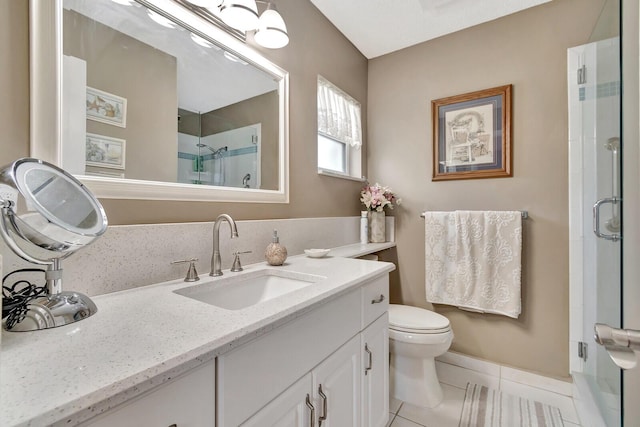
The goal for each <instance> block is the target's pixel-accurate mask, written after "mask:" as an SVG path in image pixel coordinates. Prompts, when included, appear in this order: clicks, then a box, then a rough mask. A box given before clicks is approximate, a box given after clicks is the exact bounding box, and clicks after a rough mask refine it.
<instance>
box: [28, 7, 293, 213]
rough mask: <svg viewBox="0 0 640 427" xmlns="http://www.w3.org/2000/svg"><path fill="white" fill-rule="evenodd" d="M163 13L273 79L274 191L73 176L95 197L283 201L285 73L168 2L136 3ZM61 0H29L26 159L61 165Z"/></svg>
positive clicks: (286, 200)
mask: <svg viewBox="0 0 640 427" xmlns="http://www.w3.org/2000/svg"><path fill="white" fill-rule="evenodd" d="M136 1H138V2H139V3H141V4H142V5H143V6H146V7H149V8H151V9H155V10H156V11H160V12H162V13H165V14H168V15H170V16H172V17H174V19H176V20H178V21H179V22H180V23H181V25H183V26H186V27H187V29H189V30H193V31H195V32H199V33H201V34H204V35H206V36H207V37H208V38H210V39H212V40H215V41H216V44H218V45H220V47H222V48H224V49H226V50H228V51H229V52H231V53H233V54H234V55H236V56H240V57H242V58H243V59H244V60H246V61H247V62H249V63H251V64H252V65H254V66H256V67H258V68H260V69H262V70H263V71H265V72H267V73H269V74H272V75H273V76H274V77H275V78H279V79H280V81H279V82H278V93H279V111H280V114H279V118H278V121H279V123H278V130H279V132H278V139H279V141H278V149H279V152H278V163H279V165H280V167H279V168H278V190H261V189H251V188H249V189H246V188H242V189H241V188H237V187H221V186H211V185H207V186H202V185H194V184H182V183H171V182H159V181H144V180H133V179H129V180H127V179H124V180H123V179H117V178H108V177H93V176H86V175H77V176H76V178H77V179H79V180H80V181H81V182H82V183H83V184H85V185H86V186H87V187H88V188H90V189H91V191H92V192H93V193H94V194H95V195H96V196H97V197H99V198H107V199H138V200H184V201H217V202H249V203H250V202H253V203H289V73H288V72H287V71H285V70H283V69H282V68H280V67H278V66H277V65H275V64H273V63H272V62H270V61H269V60H267V59H266V58H264V57H263V56H262V55H261V54H259V53H258V52H257V51H255V50H253V49H252V48H251V47H249V46H247V45H245V44H244V43H242V42H241V41H239V40H237V39H236V38H235V37H233V36H232V35H230V34H228V33H226V32H225V31H223V30H221V29H220V28H218V27H216V26H215V25H213V24H212V23H210V22H207V21H205V20H204V19H203V18H201V17H199V16H197V15H195V14H194V13H192V12H190V11H189V10H187V9H185V8H184V7H182V6H180V5H179V4H178V3H175V2H173V1H172V0H136ZM62 2H63V0H47V1H42V0H29V28H30V29H29V34H30V38H29V60H30V73H31V74H30V95H29V96H30V100H29V101H30V105H31V114H30V135H31V137H30V152H31V157H35V158H37V159H41V160H44V161H47V162H49V163H52V164H54V165H57V166H60V165H62V150H61V143H62V132H63V123H62V52H63V50H62Z"/></svg>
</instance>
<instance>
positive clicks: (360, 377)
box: [217, 275, 389, 427]
mask: <svg viewBox="0 0 640 427" xmlns="http://www.w3.org/2000/svg"><path fill="white" fill-rule="evenodd" d="M388 287H389V279H388V275H384V276H381V277H378V278H376V279H373V280H371V281H369V282H367V283H365V284H364V285H363V286H361V287H360V288H358V289H355V290H353V291H351V292H349V293H347V294H345V295H343V296H340V297H338V298H336V299H334V300H332V301H330V302H327V303H325V304H322V305H321V306H320V307H318V308H315V309H314V310H312V311H310V312H308V313H306V314H304V315H302V316H300V317H298V318H296V319H294V320H291V321H290V322H288V323H285V324H284V325H282V326H280V327H277V328H275V329H274V330H272V331H270V332H269V333H266V334H264V335H262V336H261V337H259V338H257V339H255V340H253V341H250V342H248V343H246V344H244V345H242V346H240V347H238V348H236V349H234V350H232V351H230V352H228V353H226V354H223V355H221V356H219V357H218V378H217V379H218V382H217V397H218V407H217V425H218V426H221V427H226V426H238V425H243V426H283V427H284V426H287V427H289V426H290V427H293V426H304V427H309V426H319V427H320V426H324V427H347V426H354V427H355V426H358V427H359V426H385V425H386V422H387V418H388V414H389V403H388V399H389V378H388V357H389V356H388V341H387V340H386V338H387V337H388V335H387V326H388V316H387V308H388Z"/></svg>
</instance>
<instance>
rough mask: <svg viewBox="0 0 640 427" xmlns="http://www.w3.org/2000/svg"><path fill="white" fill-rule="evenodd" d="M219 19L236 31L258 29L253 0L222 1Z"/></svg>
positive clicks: (256, 11) (256, 12) (255, 7)
mask: <svg viewBox="0 0 640 427" xmlns="http://www.w3.org/2000/svg"><path fill="white" fill-rule="evenodd" d="M220 18H222V20H223V21H224V23H225V24H227V25H228V26H230V27H232V28H235V29H237V30H240V31H245V32H246V31H251V30H255V29H256V28H258V6H256V2H255V0H224V1H223V2H222V4H221V5H220Z"/></svg>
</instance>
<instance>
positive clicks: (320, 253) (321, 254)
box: [304, 249, 331, 258]
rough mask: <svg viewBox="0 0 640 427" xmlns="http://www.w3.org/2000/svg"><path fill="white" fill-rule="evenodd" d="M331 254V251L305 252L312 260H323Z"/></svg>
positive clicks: (309, 250) (315, 250)
mask: <svg viewBox="0 0 640 427" xmlns="http://www.w3.org/2000/svg"><path fill="white" fill-rule="evenodd" d="M329 252H331V249H305V250H304V253H305V254H307V256H308V257H311V258H322V257H324V256H326V255H327V254H328V253H329Z"/></svg>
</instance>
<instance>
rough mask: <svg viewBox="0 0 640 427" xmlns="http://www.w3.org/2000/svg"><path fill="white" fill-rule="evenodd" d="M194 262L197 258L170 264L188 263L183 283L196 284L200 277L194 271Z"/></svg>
mask: <svg viewBox="0 0 640 427" xmlns="http://www.w3.org/2000/svg"><path fill="white" fill-rule="evenodd" d="M196 261H198V258H191V259H183V260H180V261H172V262H171V264H185V263H187V262H188V263H189V270H188V271H187V277H185V278H184V281H185V282H197V281H198V280H200V277H199V276H198V272H197V271H196Z"/></svg>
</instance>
